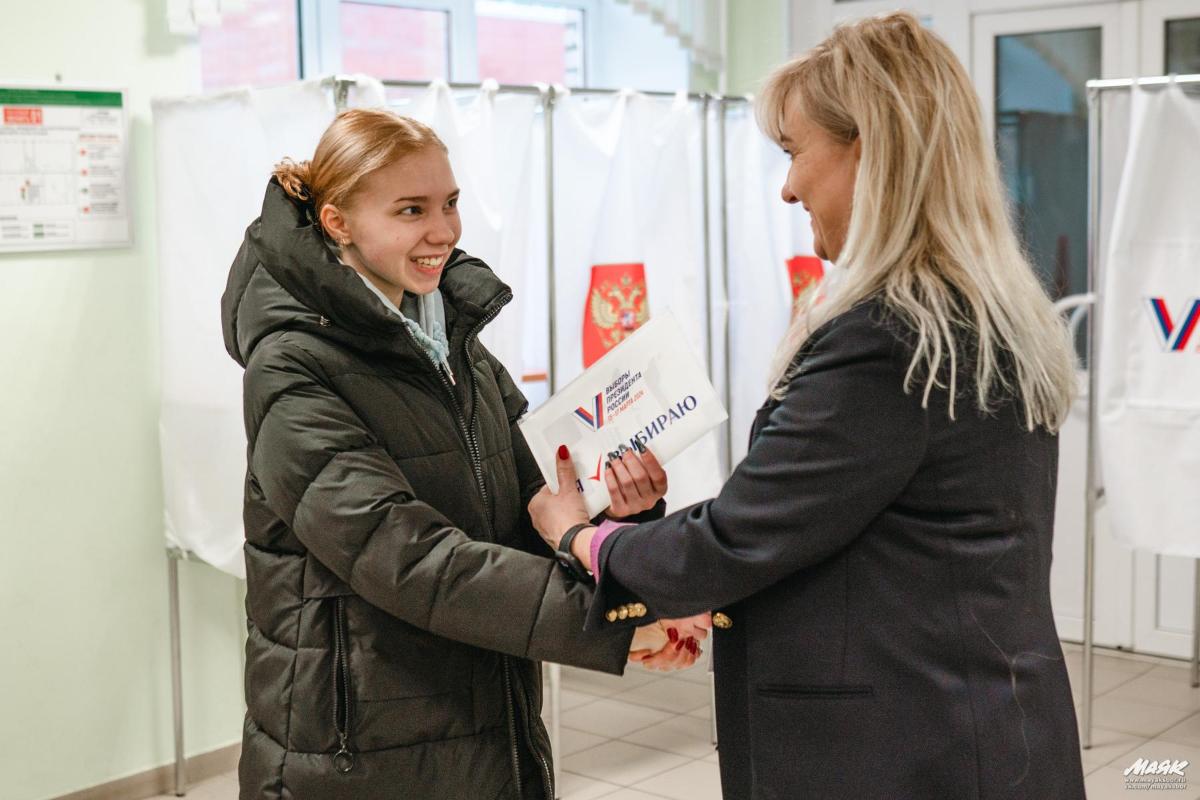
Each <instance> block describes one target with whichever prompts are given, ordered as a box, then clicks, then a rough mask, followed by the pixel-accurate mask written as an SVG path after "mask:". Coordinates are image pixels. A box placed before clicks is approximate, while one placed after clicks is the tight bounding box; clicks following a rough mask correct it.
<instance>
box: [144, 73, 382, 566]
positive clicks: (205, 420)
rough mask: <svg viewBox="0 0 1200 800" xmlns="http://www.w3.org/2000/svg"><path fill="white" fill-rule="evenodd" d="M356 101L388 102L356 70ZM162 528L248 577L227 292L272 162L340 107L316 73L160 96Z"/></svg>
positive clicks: (307, 144)
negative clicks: (225, 326)
mask: <svg viewBox="0 0 1200 800" xmlns="http://www.w3.org/2000/svg"><path fill="white" fill-rule="evenodd" d="M349 102H350V103H351V104H355V105H378V104H380V103H382V102H383V88H382V86H381V85H380V84H379V83H378V82H376V81H370V80H368V79H363V80H360V81H359V83H358V85H357V87H356V89H355V90H354V91H352V92H351V94H350V97H349ZM153 111H154V146H155V168H156V175H157V180H156V208H157V217H158V240H159V242H158V244H159V259H158V277H159V314H160V327H161V342H162V357H161V364H162V400H161V410H160V417H159V440H160V450H161V456H162V476H163V502H164V508H165V518H164V527H165V532H166V538H167V543H168V545H169V546H171V547H175V548H179V549H180V550H183V551H186V552H189V553H193V554H195V555H196V556H197V557H199V558H201V559H203V560H204V561H207V562H208V563H210V564H212V565H213V566H215V567H217V568H218V569H221V570H224V571H225V572H229V573H230V574H233V575H238V576H239V577H242V576H244V566H243V563H242V541H243V533H242V511H241V509H242V481H243V477H244V475H245V471H246V436H245V430H244V427H243V423H242V370H241V368H240V367H238V365H237V364H236V363H234V361H233V359H231V358H230V357H229V355H228V354H227V353H226V352H225V346H224V340H223V338H222V335H221V320H220V307H221V306H220V299H221V294H222V292H224V290H225V280H226V277H227V276H228V273H229V265H230V263H231V262H232V261H233V257H234V254H235V253H237V250H238V247H239V246H241V243H242V238H243V235H244V232H245V230H246V226H247V225H249V224H250V222H251V221H252V220H253V219H254V218H255V217H257V216H258V214H259V211H260V209H261V206H262V197H263V193H264V191H265V189H266V185H267V180H268V178H269V177H270V175H271V168H272V166H273V165H274V164H275V163H276V162H278V161H279V160H280V159H281V158H283V157H284V156H291V157H293V158H295V159H297V160H300V159H305V158H309V157H311V155H312V152H313V150H314V149H315V148H316V144H317V140H318V139H319V138H320V136H321V133H322V132H323V131H324V130H325V128H326V127H327V126H328V125H329V123H330V121H332V119H333V117H334V115H335V113H336V110H335V108H334V104H333V100H332V95H331V93H330V91H329V89H328V88H325V87H323V86H322V84H321V82H320V81H304V82H301V83H296V84H291V85H288V86H283V87H279V88H273V89H239V90H233V91H227V92H221V93H219V94H214V95H206V96H203V97H190V98H182V99H164V100H156V101H155V102H154V104H153Z"/></svg>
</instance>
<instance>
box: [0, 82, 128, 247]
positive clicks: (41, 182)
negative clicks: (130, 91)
mask: <svg viewBox="0 0 1200 800" xmlns="http://www.w3.org/2000/svg"><path fill="white" fill-rule="evenodd" d="M128 143H129V141H128V124H127V120H126V116H125V95H124V92H122V91H119V90H95V89H66V88H62V87H53V88H49V87H47V88H42V87H17V86H3V85H0V253H12V252H26V251H31V250H75V249H91V248H97V247H124V246H128V245H129V244H131V243H132V236H131V230H130V214H129V193H128V181H127V172H126V160H127V154H128Z"/></svg>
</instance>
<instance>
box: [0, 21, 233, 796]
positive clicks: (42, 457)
mask: <svg viewBox="0 0 1200 800" xmlns="http://www.w3.org/2000/svg"><path fill="white" fill-rule="evenodd" d="M164 5H165V3H164V0H147V1H146V2H141V1H140V0H107V2H103V3H100V2H95V0H54V1H53V2H45V3H41V4H37V5H36V6H35V5H34V4H19V6H20V9H19V11H18V10H14V9H11V8H10V9H7V10H6V12H5V13H4V14H3V22H2V23H0V25H2V26H3V30H4V37H3V38H4V47H3V48H0V82H6V81H14V82H36V83H43V84H45V83H49V84H53V83H54V81H55V76H56V75H60V76H61V78H62V82H63V84H64V85H70V84H77V85H78V84H82V85H85V86H102V87H122V88H125V89H127V90H128V95H127V102H128V104H129V111H130V112H131V126H130V135H131V159H132V163H131V169H130V175H131V187H130V193H131V200H132V207H133V211H134V214H133V219H134V236H135V241H136V243H135V244H134V246H133V247H131V248H122V249H116V250H105V251H100V250H96V251H76V252H57V253H44V254H37V255H27V254H16V255H13V254H8V255H0V318H2V319H3V321H4V322H3V327H2V328H0V330H2V331H3V336H2V337H0V376H3V378H2V380H3V388H4V391H3V392H2V393H0V420H2V421H3V422H2V425H3V428H2V430H3V433H4V445H3V447H2V448H0V530H2V531H3V539H2V540H0V541H2V542H3V556H2V557H0V608H2V609H3V613H0V642H3V643H4V644H3V646H0V719H3V721H4V724H3V725H0V776H2V777H0V787H3V788H2V790H0V795H2V796H3V797H4V798H5V800H40V799H41V798H49V797H56V796H58V795H61V794H65V793H68V792H71V791H75V790H78V789H81V788H84V787H88V786H93V785H96V784H99V783H103V782H106V781H109V780H113V779H115V778H119V777H123V776H126V775H130V774H134V773H138V772H141V771H143V770H146V769H149V768H152V767H155V766H158V765H162V764H166V763H169V762H171V761H172V760H173V738H172V736H173V734H172V717H171V684H170V651H169V638H168V626H167V619H168V618H167V578H166V575H167V572H166V560H165V556H164V552H165V551H164V544H163V536H162V493H161V480H160V476H159V460H158V435H157V418H158V388H157V387H158V361H157V359H158V344H157V340H158V312H157V299H156V298H157V285H156V273H155V261H156V259H155V253H156V248H157V241H156V232H155V220H154V163H153V154H154V150H153V142H152V139H151V137H152V132H151V121H150V98H151V97H152V96H156V95H177V94H181V93H186V92H192V91H195V90H196V88H197V86H198V83H199V60H198V52H197V49H196V47H195V45H194V44H193V43H192V42H191V41H190V40H188V39H186V38H181V37H175V36H171V35H170V34H169V33H168V32H167V31H166V13H165V8H164ZM231 256H232V254H231ZM214 269H224V265H214ZM213 313H216V309H214V310H213ZM242 596H243V590H242V587H241V583H240V582H239V581H236V580H234V579H233V578H229V577H227V576H224V575H222V574H220V573H218V572H216V571H215V570H213V569H211V568H210V567H208V566H206V565H203V564H194V563H190V564H183V565H182V568H181V599H182V607H183V629H184V639H183V651H184V669H185V719H186V728H185V731H186V743H187V751H188V753H189V754H196V753H200V752H206V751H209V750H213V749H216V748H219V747H223V746H225V745H228V744H232V743H234V742H236V741H238V739H239V738H240V729H241V716H242V709H243V706H242V698H241V656H240V650H241V644H242V637H243V636H244V633H243V623H242V610H241V604H242Z"/></svg>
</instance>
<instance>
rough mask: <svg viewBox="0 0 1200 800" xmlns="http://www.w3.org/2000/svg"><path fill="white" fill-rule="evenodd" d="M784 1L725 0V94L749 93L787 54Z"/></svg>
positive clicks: (785, 8)
mask: <svg viewBox="0 0 1200 800" xmlns="http://www.w3.org/2000/svg"><path fill="white" fill-rule="evenodd" d="M787 2H788V0H729V2H728V7H729V66H728V69H727V76H728V90H727V94H730V95H736V94H753V93H754V92H755V91H757V90H758V86H759V84H760V83H761V82H762V80H763V79H764V78H766V77H767V75H768V74H769V73H770V72H771V70H773V69H774V68H775V67H777V66H779V65H780V64H781V63H783V60H784V58H785V57H786V56H787Z"/></svg>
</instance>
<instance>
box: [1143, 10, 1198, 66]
mask: <svg viewBox="0 0 1200 800" xmlns="http://www.w3.org/2000/svg"><path fill="white" fill-rule="evenodd" d="M1141 12H1142V13H1141V19H1140V20H1139V27H1140V28H1141V48H1140V53H1141V57H1140V58H1139V59H1138V61H1139V63H1138V74H1139V75H1161V74H1163V71H1164V70H1163V67H1164V66H1165V64H1166V60H1165V56H1166V47H1167V42H1166V35H1165V34H1166V23H1167V20H1172V19H1193V18H1200V0H1141Z"/></svg>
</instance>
